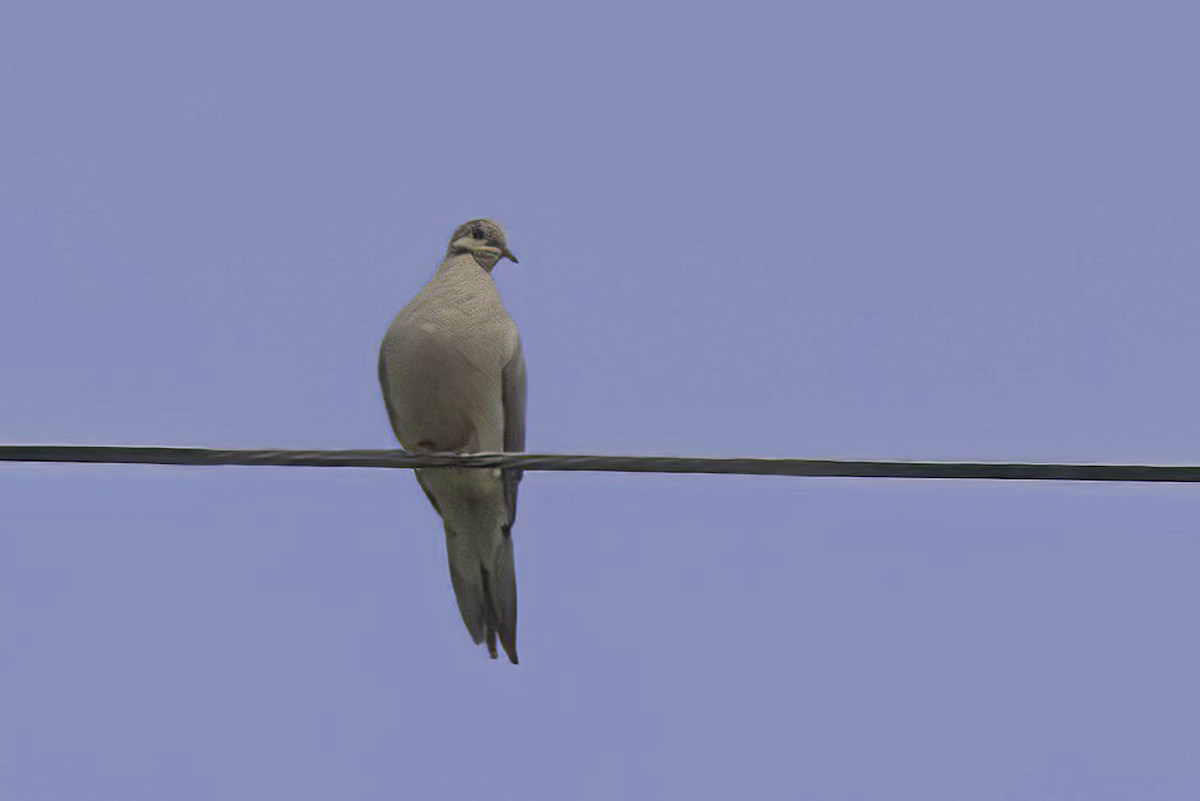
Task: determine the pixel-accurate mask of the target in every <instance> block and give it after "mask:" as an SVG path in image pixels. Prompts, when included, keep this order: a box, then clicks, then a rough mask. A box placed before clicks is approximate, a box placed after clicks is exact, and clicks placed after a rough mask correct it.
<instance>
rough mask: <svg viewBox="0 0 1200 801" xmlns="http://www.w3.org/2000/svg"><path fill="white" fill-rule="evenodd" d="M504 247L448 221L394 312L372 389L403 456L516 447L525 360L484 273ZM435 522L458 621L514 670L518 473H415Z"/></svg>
mask: <svg viewBox="0 0 1200 801" xmlns="http://www.w3.org/2000/svg"><path fill="white" fill-rule="evenodd" d="M501 258H509V259H512V261H513V262H516V258H515V257H514V256H513V255H512V253H510V252H509V250H508V245H507V242H506V239H505V236H504V230H503V229H501V228H500V226H499V225H498V224H496V223H494V222H492V221H491V220H472V221H470V222H468V223H464V224H463V225H460V226H459V227H458V229H457V230H455V232H454V235H453V236H452V237H451V238H450V245H449V247H447V249H446V258H445V259H444V260H443V261H442V263H441V265H439V266H438V268H437V271H436V272H435V273H434V275H433V278H432V279H430V281H429V283H428V284H426V285H425V288H424V289H422V290H421V291H420V293H418V294H417V296H416V297H415V298H413V300H412V301H411V302H410V303H409V304H408V305H407V306H405V307H404V308H403V309H401V310H400V313H399V314H398V315H396V319H395V320H394V321H392V324H391V326H390V327H389V328H388V330H387V334H386V335H385V336H384V338H383V345H382V347H381V348H380V351H379V383H380V384H381V386H382V387H383V399H384V403H385V404H386V406H387V411H388V417H389V418H390V419H391V423H392V430H393V431H395V433H396V438H397V439H399V440H400V444H401V445H402V446H403V447H404V448H406V449H407V450H432V451H451V452H455V453H473V452H477V451H523V450H525V359H524V357H523V356H522V355H521V340H520V337H519V336H518V335H517V327H516V325H515V324H514V323H513V321H512V318H511V317H509V316H508V312H506V311H505V310H504V306H503V305H502V304H501V303H500V295H499V293H498V292H497V291H496V284H495V283H494V282H493V281H492V276H491V272H492V268H493V267H495V266H496V262H498V261H499V260H500V259H501ZM415 473H416V476H417V481H418V482H419V483H420V485H421V488H422V489H423V490H424V491H425V495H426V496H427V497H428V498H429V502H430V503H431V504H433V508H434V509H435V510H436V511H437V513H438V514H439V515H441V518H442V523H443V528H444V529H445V533H446V554H447V557H448V560H449V563H450V582H451V584H453V586H454V594H455V596H456V597H457V598H458V610H459V612H460V613H462V619H463V623H465V624H466V626H467V631H469V632H470V633H471V639H473V640H474V641H475V642H476V643H477V644H478V643H480V642H483V641H485V640H486V641H487V645H488V653H489V654H490V655H491V656H492V658H495V657H496V639H497V637H499V640H500V644H501V646H502V647H503V648H504V652H505V653H506V654H508V658H509V659H510V660H512V662H513V664H516V663H517V580H516V573H515V572H514V569H513V543H512V525H513V521H514V520H515V519H516V514H517V484H518V483H519V482H520V480H521V474H520V471H518V470H467V469H461V468H433V469H423V470H416V471H415Z"/></svg>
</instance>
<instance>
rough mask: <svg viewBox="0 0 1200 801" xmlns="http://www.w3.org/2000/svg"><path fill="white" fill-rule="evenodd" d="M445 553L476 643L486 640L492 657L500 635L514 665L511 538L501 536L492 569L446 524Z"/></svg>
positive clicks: (514, 592) (514, 587)
mask: <svg viewBox="0 0 1200 801" xmlns="http://www.w3.org/2000/svg"><path fill="white" fill-rule="evenodd" d="M445 528H446V555H447V559H448V561H449V563H450V583H451V584H452V585H453V586H454V596H455V598H456V599H457V600H458V611H459V614H461V615H462V619H463V623H464V624H465V625H466V627H467V631H468V632H470V634H471V639H472V640H474V641H475V644H476V645H478V644H479V643H482V642H484V641H485V640H486V641H487V646H488V654H489V655H490V656H491V657H492V658H493V659H495V658H496V657H497V656H498V654H497V651H496V640H497V638H499V640H500V645H501V647H502V648H503V649H504V653H505V654H507V655H508V658H509V661H511V662H512V663H513V664H514V665H515V664H517V663H518V662H517V578H516V572H515V570H514V567H513V547H512V539H511V538H509V537H508V536H504V537H502V538H501V542H500V545H499V547H498V549H497V552H496V557H495V561H494V564H493V570H492V571H490V572H489V571H488V570H487V568H485V567H484V566H483V564H482V563H481V560H480V559H479V556H478V554H477V552H476V550H475V547H474V545H473V544H472V543H470V542H468V541H466V539H465V538H463V537H460V536H458V535H457V534H456V533H455V532H454V531H452V530H451V529H450V527H449V526H446V527H445Z"/></svg>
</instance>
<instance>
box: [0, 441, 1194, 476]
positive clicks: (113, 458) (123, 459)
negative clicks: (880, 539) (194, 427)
mask: <svg viewBox="0 0 1200 801" xmlns="http://www.w3.org/2000/svg"><path fill="white" fill-rule="evenodd" d="M0 461H4V462H84V463H92V464H175V465H227V464H236V465H260V466H263V465H271V466H276V467H392V468H412V467H472V468H498V467H510V468H519V469H521V470H589V471H604V472H621V473H722V474H735V475H748V476H843V477H855V478H945V479H949V478H972V479H1008V480H1021V481H1170V482H1190V483H1194V482H1200V466H1192V465H1132V464H1026V463H1012V462H907V461H846V460H840V459H740V458H735V459H710V458H697V457H678V456H596V455H567V454H548V453H547V454H543V453H473V454H454V453H408V452H406V451H401V450H345V451H301V450H214V449H211V448H141V447H138V448H133V447H124V446H112V445H0Z"/></svg>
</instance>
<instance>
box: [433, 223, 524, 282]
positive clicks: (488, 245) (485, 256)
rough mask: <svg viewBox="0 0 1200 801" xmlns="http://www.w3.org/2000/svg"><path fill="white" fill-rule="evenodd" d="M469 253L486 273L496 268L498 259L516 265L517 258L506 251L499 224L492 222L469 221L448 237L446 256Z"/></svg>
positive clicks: (506, 245)
mask: <svg viewBox="0 0 1200 801" xmlns="http://www.w3.org/2000/svg"><path fill="white" fill-rule="evenodd" d="M457 253H470V254H471V255H472V256H474V257H475V261H477V262H479V266H480V267H482V268H483V269H485V270H487V271H488V272H491V271H492V268H493V267H495V266H496V262H498V261H500V259H502V258H503V259H512V262H513V264H516V263H517V257H516V256H514V255H513V254H512V252H511V251H510V250H509V249H508V242H507V240H506V238H505V236H504V229H503V228H501V227H500V223H497V222H493V221H492V220H471V221H470V222H465V223H463V224H462V225H460V226H458V228H457V229H455V231H454V236H452V237H450V245H449V247H447V248H446V255H447V256H453V255H455V254H457Z"/></svg>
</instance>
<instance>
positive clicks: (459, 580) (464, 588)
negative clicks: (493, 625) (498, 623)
mask: <svg viewBox="0 0 1200 801" xmlns="http://www.w3.org/2000/svg"><path fill="white" fill-rule="evenodd" d="M446 557H447V561H448V562H449V563H450V584H451V585H452V586H453V587H454V597H455V599H456V600H457V601H458V612H459V614H460V615H462V621H463V623H464V624H465V625H466V627H467V631H468V632H470V634H471V639H472V640H474V641H475V644H476V645H478V644H479V643H481V642H483V640H484V637H485V636H486V635H487V615H486V612H485V603H486V602H485V600H484V598H485V595H484V591H483V582H482V581H481V580H480V576H479V571H478V569H472V568H471V567H470V565H473V564H474V563H476V562H477V558H476V557H475V555H474V549H473V548H471V546H470V543H467V542H464V541H463V540H462V538H461V537H459V536H458V535H456V534H455V533H454V532H453V531H451V530H450V527H449V526H446Z"/></svg>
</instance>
